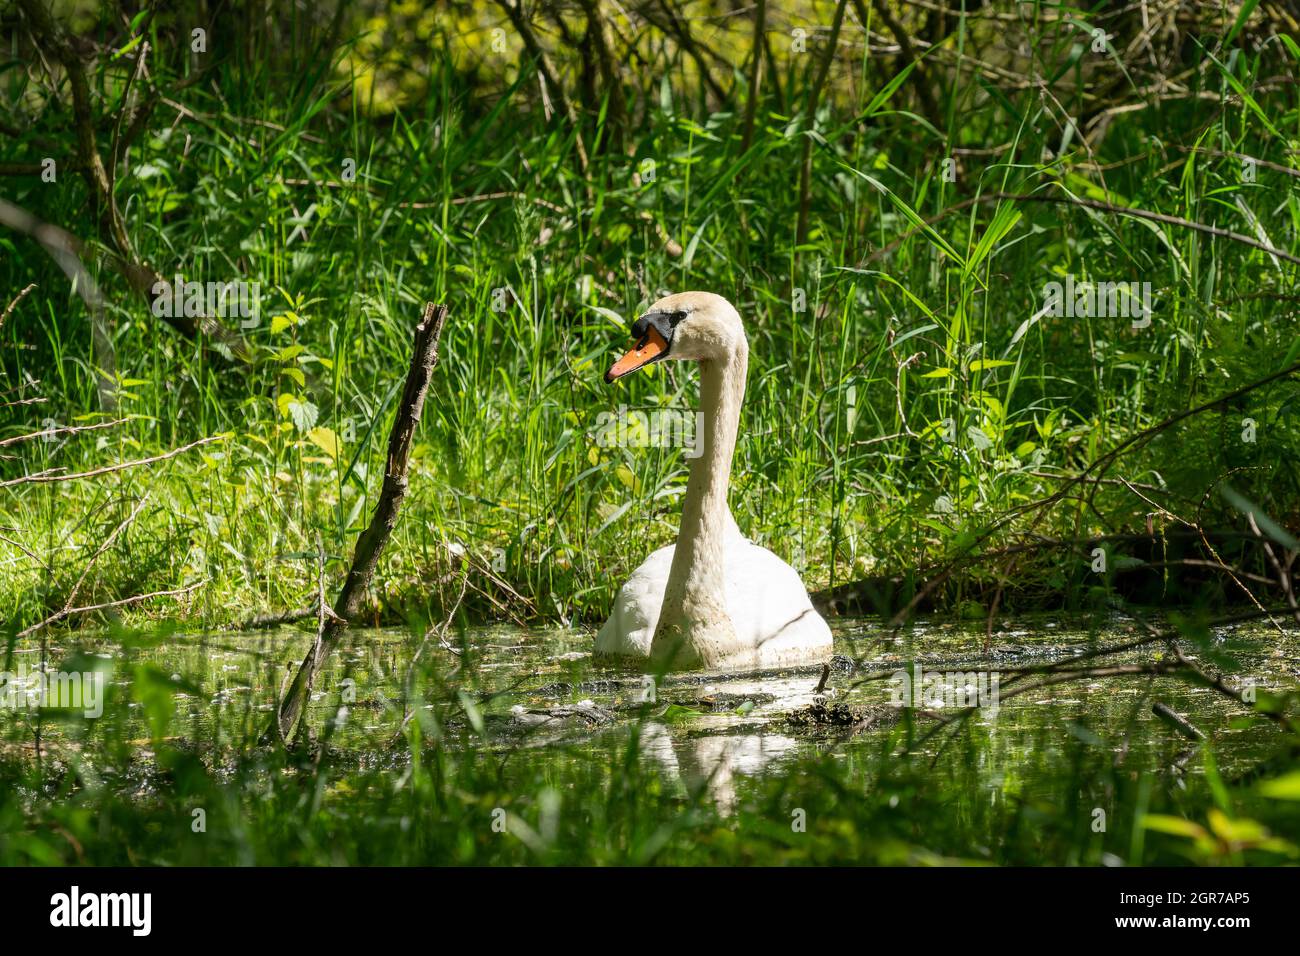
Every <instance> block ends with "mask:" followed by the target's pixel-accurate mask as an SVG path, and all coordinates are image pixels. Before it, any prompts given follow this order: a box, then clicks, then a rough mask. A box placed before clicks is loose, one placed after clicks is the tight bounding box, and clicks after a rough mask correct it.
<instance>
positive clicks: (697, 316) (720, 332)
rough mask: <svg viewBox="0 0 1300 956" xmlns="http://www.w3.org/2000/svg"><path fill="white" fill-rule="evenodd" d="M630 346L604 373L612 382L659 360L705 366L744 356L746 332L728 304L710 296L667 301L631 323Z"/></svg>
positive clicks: (685, 296) (681, 296)
mask: <svg viewBox="0 0 1300 956" xmlns="http://www.w3.org/2000/svg"><path fill="white" fill-rule="evenodd" d="M632 341H633V343H634V344H633V346H632V348H631V349H629V350H628V352H627V354H626V355H624V356H623V357H622V358H621V359H619V360H618V361H617V362H615V363H614V364H613V365H612V366H610V369H609V371H608V372H606V373H605V381H606V382H612V381H614V379H616V378H622V377H623V376H624V375H627V374H628V373H629V372H635V371H636V370H637V369H639V368H643V367H645V366H646V365H649V364H650V363H651V362H658V361H660V360H662V359H682V360H685V361H692V362H704V361H708V360H709V359H722V360H725V359H728V358H730V357H731V356H733V355H735V354H737V353H738V352H742V351H746V350H747V348H748V347H747V345H746V343H745V327H744V326H743V325H742V324H741V321H740V315H739V313H737V312H736V310H735V308H734V307H733V306H732V304H731V303H730V302H728V301H727V300H726V299H724V298H723V297H722V296H720V295H714V294H713V293H712V292H679V293H677V294H676V295H670V296H665V297H664V298H662V299H660V300H659V301H658V302H656V303H655V304H654V305H652V306H650V308H649V309H647V310H646V312H645V314H643V315H642V316H641V317H640V318H639V319H637V320H636V321H635V322H633V323H632Z"/></svg>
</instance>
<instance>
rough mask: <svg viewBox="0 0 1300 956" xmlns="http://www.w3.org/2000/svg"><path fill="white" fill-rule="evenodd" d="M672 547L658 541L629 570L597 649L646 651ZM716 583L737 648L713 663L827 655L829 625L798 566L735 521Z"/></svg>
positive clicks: (619, 653) (801, 660) (778, 662)
mask: <svg viewBox="0 0 1300 956" xmlns="http://www.w3.org/2000/svg"><path fill="white" fill-rule="evenodd" d="M676 550H677V547H676V545H672V544H670V545H667V546H665V547H662V548H660V549H659V550H658V551H655V552H654V553H653V554H651V555H650V557H648V558H646V559H645V561H644V562H643V563H642V565H641V566H640V567H639V568H637V569H636V570H635V571H633V572H632V576H631V577H630V578H628V579H627V583H626V584H624V585H623V587H622V589H620V590H619V592H618V597H617V598H616V599H615V600H614V610H613V613H611V614H610V616H609V620H607V621H606V622H605V626H604V627H602V628H601V629H600V633H599V634H598V635H597V636H596V653H597V654H600V655H609V656H612V657H624V658H642V659H647V658H649V657H650V645H651V642H652V640H653V639H654V634H655V629H656V628H657V627H658V625H659V612H660V609H661V608H662V607H663V603H664V592H665V591H666V590H667V588H668V574H669V571H670V570H671V568H672V563H673V553H674V552H675V551H676ZM722 582H723V583H722V586H723V591H724V594H725V607H726V610H727V616H728V617H730V618H731V624H732V627H733V628H734V629H735V632H736V637H737V639H738V640H739V642H740V644H741V645H742V647H741V648H740V649H739V650H737V651H736V652H734V653H732V654H731V655H729V658H728V659H727V660H723V661H719V662H718V663H717V665H716V666H718V667H721V668H728V669H730V668H751V667H752V668H767V667H789V666H794V665H799V664H806V663H809V661H810V660H820V659H822V658H823V657H829V655H830V651H831V629H830V628H829V627H827V626H826V622H825V621H824V620H822V617H821V615H820V614H818V613H817V612H816V611H815V610H814V609H813V606H812V601H810V600H809V599H808V590H807V589H806V588H805V587H804V585H803V581H801V580H799V572H797V571H796V570H795V569H794V568H792V567H790V565H788V564H786V563H785V562H784V561H782V560H781V559H780V558H778V557H777V556H776V555H775V554H773V553H772V552H771V551H769V550H767V548H762V547H759V546H758V545H756V544H754V543H753V542H752V541H750V540H749V539H748V538H746V537H745V536H744V535H743V534H741V533H740V529H739V528H737V527H736V526H735V523H734V522H733V523H732V525H731V528H730V529H729V533H728V534H727V536H726V538H725V539H724V544H723V578H722Z"/></svg>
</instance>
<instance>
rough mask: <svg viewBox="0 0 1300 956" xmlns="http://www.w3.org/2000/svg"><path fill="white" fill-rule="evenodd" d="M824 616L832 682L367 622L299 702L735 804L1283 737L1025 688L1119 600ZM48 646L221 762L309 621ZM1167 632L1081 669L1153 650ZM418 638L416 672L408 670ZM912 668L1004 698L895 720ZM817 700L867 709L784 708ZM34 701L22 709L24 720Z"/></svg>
mask: <svg viewBox="0 0 1300 956" xmlns="http://www.w3.org/2000/svg"><path fill="white" fill-rule="evenodd" d="M833 630H834V631H835V635H836V654H837V656H836V659H835V662H834V666H833V668H832V673H831V675H830V678H829V681H828V683H827V689H826V690H825V692H824V693H823V694H822V695H820V696H819V695H818V694H817V692H816V689H817V685H818V683H819V681H820V679H821V676H822V673H821V668H819V667H810V668H804V669H800V670H793V671H783V672H779V673H764V674H744V675H699V674H683V675H669V676H667V677H665V678H663V679H661V680H659V681H656V682H654V683H653V689H652V692H651V684H650V682H649V679H648V678H646V677H644V676H643V675H641V674H640V673H639V672H637V671H635V670H620V669H615V668H609V667H604V666H597V665H595V664H594V663H593V662H592V660H591V658H590V649H591V644H592V635H591V634H590V633H589V632H579V631H572V630H557V629H531V630H530V629H521V628H517V627H485V628H475V629H472V630H471V631H469V632H467V633H464V634H462V635H459V636H457V635H455V634H453V635H452V637H451V641H450V643H448V644H442V643H440V642H439V640H438V638H437V636H436V635H435V636H431V637H430V638H429V639H428V640H427V641H424V642H422V641H421V639H420V636H419V635H416V636H414V637H413V636H412V635H411V634H410V633H408V632H407V631H404V630H392V629H381V630H358V631H355V632H354V633H353V634H352V636H351V638H350V642H349V644H348V645H346V646H345V647H344V648H343V649H342V650H341V651H340V652H339V653H338V654H336V655H335V657H334V658H333V659H332V660H331V661H330V662H329V664H328V666H327V668H326V670H325V671H324V672H323V673H322V674H321V676H320V677H319V679H318V681H317V693H316V694H315V695H314V697H313V700H312V703H311V705H310V708H309V711H308V714H309V720H310V722H311V726H312V727H313V728H314V729H316V730H318V731H321V730H322V729H323V728H328V730H324V731H323V732H324V733H325V734H326V735H327V737H328V746H329V748H330V751H331V753H333V754H334V755H335V756H336V758H338V759H339V760H340V761H342V762H343V763H344V764H348V763H351V764H352V765H354V766H358V767H366V768H369V769H375V768H377V767H379V768H382V767H384V766H385V765H386V764H391V766H392V768H393V769H394V770H400V768H401V767H402V766H403V765H404V764H405V763H406V762H408V761H409V760H410V756H409V750H405V749H402V748H398V747H393V746H391V744H392V742H393V741H394V739H395V738H396V737H398V736H399V732H400V729H401V727H402V725H403V722H404V721H405V720H408V719H420V720H422V721H427V720H428V719H429V715H430V714H431V713H432V712H433V709H434V707H435V706H436V704H435V702H434V700H433V699H432V697H434V696H438V699H439V700H441V701H444V702H445V701H446V700H449V699H450V700H454V701H455V702H456V703H455V706H453V707H451V708H450V709H447V708H445V707H444V708H443V711H442V713H443V715H444V720H445V723H444V724H442V725H440V726H439V727H438V728H436V730H437V732H438V733H440V734H441V739H443V740H444V741H446V742H448V744H449V745H451V746H455V747H460V748H469V749H474V750H477V751H478V752H480V753H483V754H488V755H493V756H496V757H498V758H499V759H501V760H502V761H510V762H512V763H513V764H514V765H520V766H527V767H529V768H533V769H536V768H537V767H538V766H539V765H547V764H553V763H564V762H573V761H588V762H590V763H593V764H594V765H596V766H601V765H602V764H603V765H604V766H606V767H608V766H616V765H617V760H618V759H619V755H620V754H624V753H626V752H627V749H628V744H629V742H630V740H631V738H632V735H634V734H638V735H639V741H640V746H639V754H638V757H637V759H638V760H640V761H642V762H643V764H644V765H646V766H647V767H650V768H653V769H654V770H656V771H657V772H658V774H659V776H660V777H661V778H662V780H663V781H664V782H665V785H666V787H667V788H668V790H669V792H670V793H671V792H676V793H679V794H703V795H704V796H705V797H706V798H707V799H708V800H709V801H711V802H712V804H713V805H714V807H716V808H717V809H718V810H719V811H720V812H722V813H723V814H728V813H731V812H732V811H733V810H734V809H735V807H736V806H737V803H738V801H739V800H740V799H741V798H742V797H743V793H744V791H745V787H746V785H747V782H752V781H755V780H758V779H761V778H770V777H773V776H779V775H781V774H782V773H783V772H785V770H786V769H787V768H788V767H789V766H790V765H791V764H792V762H794V761H797V760H799V759H801V758H804V757H809V756H815V755H821V756H823V757H825V758H827V759H831V760H838V761H847V762H849V763H850V764H855V762H859V761H862V762H865V759H866V758H867V757H869V756H876V757H879V756H880V755H882V754H883V755H884V756H885V758H886V759H887V757H888V754H889V753H890V752H897V750H898V749H899V748H900V747H902V746H907V747H908V748H909V749H910V751H911V753H912V754H913V755H914V756H915V757H919V758H923V759H925V760H928V761H929V765H930V767H931V768H932V772H933V774H934V775H935V776H936V778H938V779H945V780H949V781H958V780H960V781H961V784H960V785H961V786H963V787H964V788H966V790H967V791H974V792H979V791H981V790H982V791H987V792H988V793H989V794H1006V793H1008V792H1014V793H1015V794H1016V795H1017V797H1018V798H1021V799H1033V798H1034V796H1035V794H1039V795H1042V796H1044V797H1046V796H1048V795H1049V794H1050V793H1051V792H1052V790H1051V787H1050V783H1051V781H1052V780H1053V779H1055V778H1057V777H1059V776H1060V775H1061V773H1062V772H1063V769H1064V764H1065V763H1066V762H1067V761H1068V760H1070V759H1072V758H1071V757H1070V753H1071V748H1070V745H1071V743H1072V742H1077V741H1079V740H1083V741H1086V742H1088V743H1089V744H1091V745H1092V746H1094V747H1099V748H1105V749H1107V750H1109V752H1110V753H1111V754H1112V760H1113V762H1114V765H1115V766H1116V767H1120V766H1122V767H1124V768H1126V769H1128V770H1131V771H1132V772H1133V773H1135V774H1136V773H1139V772H1151V773H1157V774H1161V775H1164V776H1165V777H1167V778H1173V779H1174V780H1175V781H1176V780H1177V779H1178V777H1179V776H1180V775H1182V774H1185V773H1197V772H1199V771H1198V770H1197V769H1196V764H1195V762H1193V761H1190V757H1191V755H1193V754H1194V753H1196V751H1197V743H1196V741H1194V740H1192V739H1190V738H1189V737H1188V736H1187V735H1186V734H1185V733H1183V732H1180V731H1179V730H1178V729H1177V728H1176V727H1174V726H1172V725H1170V724H1169V723H1168V722H1166V721H1163V720H1162V719H1161V718H1160V717H1159V716H1157V715H1156V714H1155V713H1154V712H1153V710H1152V705H1153V704H1155V703H1157V702H1160V703H1163V704H1164V705H1166V706H1167V707H1169V708H1171V709H1172V710H1173V711H1175V712H1177V713H1178V714H1180V715H1182V717H1184V718H1186V720H1187V721H1189V722H1190V723H1191V724H1192V725H1194V726H1195V727H1196V728H1198V729H1199V730H1200V731H1202V732H1203V733H1205V734H1207V735H1209V736H1210V737H1211V738H1212V739H1213V740H1214V743H1215V747H1216V755H1217V759H1218V762H1219V768H1220V770H1221V771H1222V772H1223V773H1224V774H1225V775H1226V776H1229V777H1231V775H1233V774H1235V773H1240V772H1244V771H1246V770H1247V769H1249V768H1250V767H1251V766H1252V765H1253V763H1254V762H1256V761H1257V760H1258V759H1259V758H1260V756H1261V755H1262V754H1264V753H1265V752H1267V749H1268V747H1269V745H1270V744H1271V742H1272V738H1273V731H1272V728H1271V727H1270V726H1268V725H1267V724H1266V723H1265V724H1260V723H1256V724H1255V725H1254V726H1251V727H1247V726H1244V725H1242V724H1241V722H1240V720H1234V718H1240V717H1241V716H1242V715H1244V714H1245V712H1246V710H1245V708H1244V707H1243V706H1241V705H1240V704H1238V703H1236V702H1234V701H1232V700H1230V699H1228V698H1227V697H1225V696H1223V695H1221V694H1219V693H1217V692H1215V691H1214V690H1212V689H1209V688H1204V687H1200V686H1196V685H1194V684H1191V683H1189V682H1187V681H1185V680H1184V679H1182V678H1180V677H1178V676H1172V675H1145V674H1127V675H1120V676H1112V677H1097V678H1089V679H1084V680H1075V681H1070V682H1067V683H1060V684H1055V685H1052V686H1044V687H1039V688H1037V689H1033V690H1031V691H1029V692H1020V691H1019V690H1018V688H1019V687H1020V686H1021V685H1022V684H1023V683H1026V682H1029V681H1031V680H1032V678H1030V677H1023V676H1021V677H1018V676H1017V673H1016V671H1017V669H1022V668H1026V667H1033V666H1035V665H1042V664H1044V663H1046V662H1049V661H1057V660H1061V659H1063V658H1068V657H1071V656H1074V655H1077V654H1080V653H1083V652H1085V651H1088V650H1090V649H1095V648H1097V647H1099V646H1106V645H1113V644H1120V643H1124V642H1127V641H1130V640H1134V639H1136V638H1139V637H1141V636H1142V634H1143V633H1144V632H1142V631H1141V630H1140V629H1139V628H1138V627H1137V626H1136V625H1135V624H1134V623H1133V622H1131V621H1128V620H1126V619H1124V618H1122V617H1119V616H1116V617H1114V618H1112V619H1110V620H1109V621H1108V622H1107V623H1106V625H1105V627H1103V628H1100V629H1098V630H1096V631H1095V632H1092V633H1090V632H1089V631H1085V630H1080V629H1078V628H1075V627H1071V626H1069V624H1067V623H1066V622H1063V621H1060V620H1054V619H1042V618H1036V619H1033V620H1025V621H1021V622H1013V623H1012V624H1011V625H1010V626H1006V627H1003V628H1002V629H999V630H997V631H995V632H994V633H993V635H992V637H991V639H990V638H986V636H985V633H984V629H983V627H982V626H981V627H978V628H968V627H960V626H955V625H950V624H925V623H922V624H918V625H915V626H913V627H910V628H908V629H905V630H903V631H901V632H899V633H898V634H897V635H891V634H890V633H889V632H887V631H885V630H883V629H881V628H880V627H879V625H878V624H875V623H871V622H864V621H846V620H838V621H835V622H833ZM52 640H53V643H51V645H50V646H49V647H48V648H47V650H46V653H47V655H48V659H49V660H50V661H51V662H54V663H55V664H56V665H58V666H61V667H63V668H64V669H73V668H74V667H87V666H91V667H95V668H99V669H102V670H104V671H105V673H106V675H107V682H108V686H109V697H108V702H107V707H108V712H109V714H110V720H109V721H106V725H107V726H111V727H112V728H113V729H112V730H111V731H110V730H109V729H107V727H106V729H105V730H104V731H103V733H104V734H105V735H109V734H110V733H111V734H113V735H116V739H126V740H129V741H131V742H132V743H133V744H134V745H136V746H138V747H139V748H140V750H141V753H142V754H144V755H145V756H146V757H147V756H148V752H149V747H150V745H151V743H157V741H158V740H159V739H160V738H164V739H167V740H171V741H177V740H188V741H202V742H204V744H203V746H204V748H205V751H206V752H207V753H208V754H209V755H210V757H212V758H213V759H214V760H216V761H218V762H219V760H220V754H221V753H222V751H223V749H224V748H230V749H232V750H233V749H238V748H240V747H246V746H247V744H248V741H249V740H251V739H254V738H255V737H256V735H257V734H258V733H259V732H260V730H261V729H262V728H263V727H264V726H265V725H266V723H267V721H268V720H269V717H270V714H271V713H272V710H273V707H274V701H275V699H276V696H277V693H278V692H279V691H280V689H281V688H282V687H283V686H284V685H285V683H286V677H287V675H288V674H289V673H291V672H290V671H289V668H290V667H291V666H296V664H297V662H298V661H299V660H300V659H301V657H302V655H303V653H304V652H305V650H306V648H307V647H308V645H309V642H310V635H309V634H308V633H306V632H304V631H298V630H288V629H286V630H282V631H277V632H271V633H268V632H258V633H246V634H241V633H231V632H224V633H223V632H218V633H211V634H200V635H181V634H170V635H163V634H158V635H151V636H143V637H139V636H137V637H129V638H124V637H117V638H113V637H107V636H98V637H96V636H88V635H73V636H70V637H68V638H65V639H62V640H55V639H52ZM1159 646H1160V645H1153V646H1148V647H1143V648H1139V649H1136V650H1133V651H1129V652H1125V653H1122V654H1118V655H1108V656H1105V657H1100V658H1097V659H1095V660H1093V661H1091V662H1090V663H1091V664H1093V665H1095V666H1101V667H1117V666H1124V665H1134V664H1140V663H1144V662H1150V661H1152V660H1154V659H1156V658H1157V657H1158V653H1159V652H1158V651H1157V650H1156V649H1155V648H1158V647H1159ZM1184 646H1186V647H1188V648H1190V646H1191V645H1190V644H1188V645H1184ZM1296 651H1297V631H1296V630H1295V629H1290V630H1288V631H1286V632H1285V633H1283V634H1279V632H1278V630H1277V629H1275V628H1273V627H1272V626H1270V625H1267V624H1257V623H1252V624H1249V625H1241V626H1237V627H1230V628H1222V629H1219V630H1217V631H1215V632H1214V633H1213V636H1212V639H1211V640H1210V641H1209V642H1208V643H1206V644H1205V645H1204V646H1202V647H1200V648H1198V650H1197V651H1196V652H1192V651H1191V650H1190V649H1189V651H1188V653H1189V656H1190V657H1192V658H1193V659H1195V660H1198V661H1199V663H1200V664H1202V665H1204V666H1205V667H1206V668H1207V669H1208V670H1210V671H1211V672H1212V673H1218V672H1220V671H1221V672H1222V673H1224V674H1225V676H1228V675H1231V677H1232V679H1233V680H1234V681H1240V680H1245V681H1253V682H1254V686H1255V687H1257V688H1259V689H1273V690H1280V689H1287V688H1294V687H1295V685H1296V682H1297V676H1300V672H1298V669H1297V665H1296V663H1295V662H1296V660H1297V655H1296ZM417 653H418V654H419V656H420V659H421V660H422V661H423V662H424V665H425V666H424V668H423V669H421V670H420V672H419V674H418V675H417V676H416V677H412V676H411V661H412V659H413V658H414V657H415V656H416V654H417ZM39 659H40V649H39V647H38V646H36V645H25V646H19V647H18V648H17V649H16V653H15V658H14V661H15V666H18V665H25V666H26V667H27V668H28V670H29V671H30V670H31V669H33V668H34V667H35V666H36V663H37V662H38V661H39ZM917 666H919V667H920V668H921V669H922V672H923V674H935V673H937V674H939V675H943V674H946V673H949V672H962V673H971V672H974V673H975V674H976V675H979V677H980V679H982V680H983V681H984V685H983V686H984V689H985V691H986V692H993V691H996V692H997V693H998V696H999V699H998V701H997V706H996V707H994V706H988V704H990V703H991V701H989V700H988V699H987V698H986V699H985V701H984V703H985V704H986V706H981V707H978V708H976V709H975V710H974V711H973V712H972V713H971V714H969V715H967V717H966V719H963V720H959V721H955V722H953V723H952V724H950V725H944V724H943V720H944V719H945V718H950V717H952V716H953V715H955V714H956V713H957V712H958V711H957V710H956V709H954V707H953V700H952V697H951V693H952V692H953V691H954V690H955V687H954V686H953V684H952V682H951V681H949V682H948V683H947V684H946V685H944V684H943V683H942V681H941V682H940V684H939V685H937V686H939V687H942V688H944V689H945V690H946V691H947V693H948V695H949V696H948V699H947V700H942V699H941V700H933V699H932V700H929V701H927V700H926V699H924V698H922V697H921V696H920V695H919V694H918V699H917V700H916V704H917V706H918V707H919V708H920V709H921V710H922V711H924V712H925V713H918V714H914V715H912V719H911V721H910V722H909V723H906V724H905V725H904V729H903V730H902V731H900V719H899V713H900V712H899V710H898V709H897V707H896V706H894V705H895V704H896V703H897V702H898V699H899V693H900V684H899V682H898V680H897V679H896V678H895V677H894V676H893V675H896V673H897V672H898V671H899V670H900V669H904V670H906V671H907V672H908V673H909V674H913V673H915V671H914V668H915V667H917ZM142 685H143V686H144V688H145V690H144V691H143V692H142V691H141V689H140V688H141V686H142ZM435 686H436V687H437V691H436V692H435V691H434V690H433V688H434V687H435ZM932 695H933V688H932ZM816 704H823V705H825V706H823V707H822V708H821V711H822V712H824V711H825V709H826V707H835V708H839V709H840V712H841V713H846V712H847V713H849V714H850V718H849V719H850V720H853V721H857V720H859V719H861V722H860V723H852V724H848V723H832V724H827V723H816V722H812V721H809V720H807V719H805V720H803V721H802V722H792V721H791V719H790V717H791V715H792V714H793V715H795V716H796V717H797V716H798V715H800V714H807V713H808V710H809V708H810V707H812V706H814V705H816ZM34 713H35V712H27V713H26V714H22V715H20V720H25V721H26V722H27V724H28V725H29V726H33V725H34V721H35V718H34V716H33V714H34ZM448 714H450V716H447V715H448ZM41 723H42V726H41V734H42V747H43V748H45V750H46V752H48V753H51V754H55V755H57V754H58V753H59V748H60V745H61V744H64V745H66V746H70V747H71V746H75V747H77V748H81V747H87V748H88V747H91V746H93V743H94V739H95V736H96V734H97V733H100V731H99V730H98V729H97V727H96V724H97V722H95V721H87V722H84V723H64V722H59V721H53V722H49V721H44V720H42V722H41ZM74 726H75V727H76V728H77V729H76V732H75V733H74V732H73V731H72V730H71V729H70V728H72V727H74ZM11 729H13V728H12V727H11ZM164 731H165V733H164ZM971 734H977V735H978V737H979V740H980V745H979V746H978V747H972V746H970V735H971ZM427 736H429V732H426V737H427ZM73 737H75V738H76V742H75V743H73V742H72V738H73ZM13 739H14V737H13V736H12V735H10V740H11V741H12V740H13ZM855 785H856V784H855ZM862 785H864V786H867V787H869V786H870V781H869V780H867V781H866V782H865V784H862ZM142 786H147V783H142Z"/></svg>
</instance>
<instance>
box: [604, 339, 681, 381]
mask: <svg viewBox="0 0 1300 956" xmlns="http://www.w3.org/2000/svg"><path fill="white" fill-rule="evenodd" d="M667 351H668V340H667V339H665V338H664V337H663V336H662V335H660V334H659V330H658V329H656V328H653V327H652V328H649V329H647V330H646V334H645V337H644V338H642V339H641V341H640V342H638V343H637V344H636V346H635V347H634V348H631V349H629V350H628V352H627V354H626V355H624V356H623V357H622V358H621V359H619V360H618V361H617V362H615V363H614V364H613V365H611V366H610V367H609V371H608V372H606V373H605V381H606V382H612V381H614V379H616V378H622V377H623V376H624V375H627V374H628V373H629V372H635V371H636V370H637V369H639V368H641V367H642V366H645V365H649V364H650V363H651V362H653V361H654V360H655V359H657V358H658V357H659V356H661V355H663V354H664V353H665V352H667Z"/></svg>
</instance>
